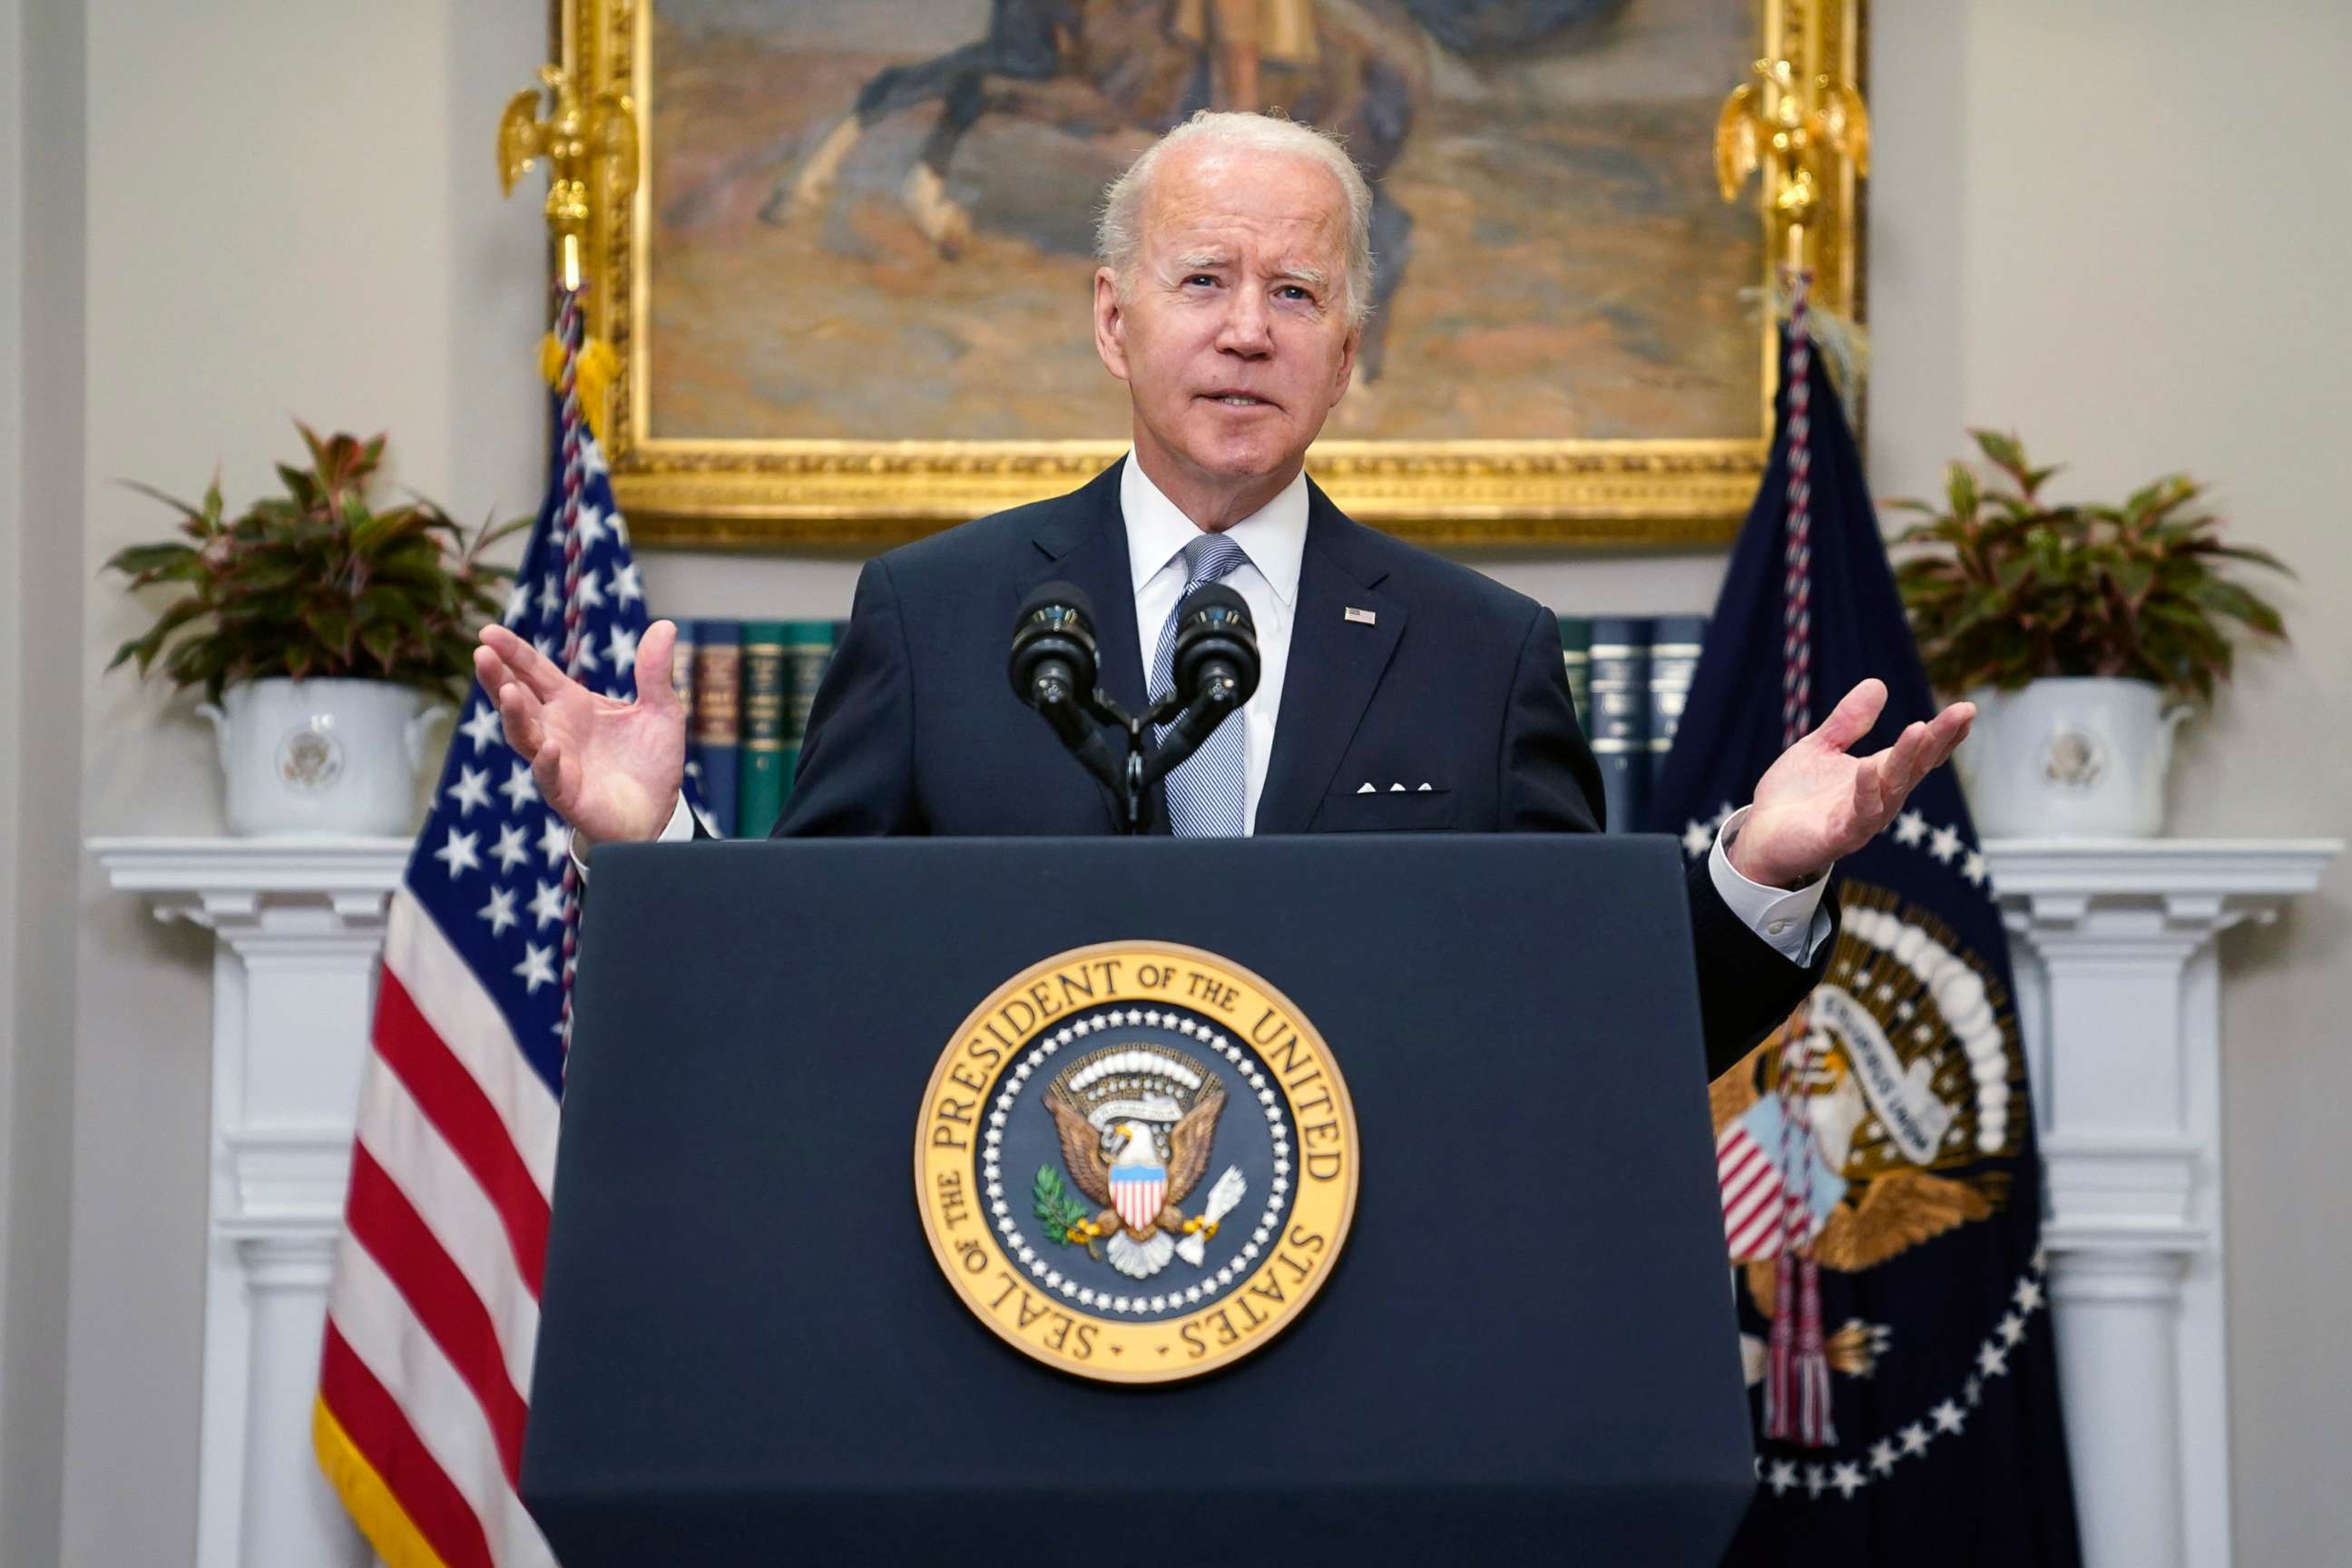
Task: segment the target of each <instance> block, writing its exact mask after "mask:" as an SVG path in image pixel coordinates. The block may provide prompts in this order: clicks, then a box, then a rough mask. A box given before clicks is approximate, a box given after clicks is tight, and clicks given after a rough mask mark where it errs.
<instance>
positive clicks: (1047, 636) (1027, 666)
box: [1006, 583, 1096, 731]
mask: <svg viewBox="0 0 2352 1568" xmlns="http://www.w3.org/2000/svg"><path fill="white" fill-rule="evenodd" d="M1094 616H1095V607H1094V604H1093V602H1092V601H1091V600H1089V599H1088V598H1087V591H1086V590H1085V589H1084V588H1081V587H1079V586H1078V585H1077V584H1076V583H1040V584H1037V586H1036V587H1034V588H1033V589H1031V590H1030V591H1029V596H1028V597H1027V598H1025V599H1024V600H1022V601H1021V612H1020V614H1019V615H1017V616H1014V617H1013V658H1012V659H1011V661H1010V663H1009V664H1008V665H1007V667H1006V668H1007V671H1008V673H1010V674H1011V676H1012V677H1013V690H1014V691H1015V692H1017V693H1018V694H1019V695H1020V698H1021V700H1022V701H1024V702H1025V703H1027V704H1028V705H1029V706H1030V707H1032V708H1034V709H1036V710H1038V711H1039V712H1040V713H1044V714H1045V715H1046V717H1047V718H1048V720H1051V719H1052V718H1053V713H1052V710H1054V709H1056V708H1058V707H1060V706H1062V705H1063V704H1064V703H1066V702H1078V701H1082V700H1084V699H1085V697H1086V695H1087V693H1088V692H1090V691H1092V690H1093V689H1095V668H1096V654H1095V627H1094ZM1054 727H1055V730H1056V731H1059V730H1060V729H1061V725H1060V724H1059V723H1058V722H1056V723H1055V726H1054Z"/></svg>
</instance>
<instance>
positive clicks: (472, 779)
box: [311, 297, 647, 1568]
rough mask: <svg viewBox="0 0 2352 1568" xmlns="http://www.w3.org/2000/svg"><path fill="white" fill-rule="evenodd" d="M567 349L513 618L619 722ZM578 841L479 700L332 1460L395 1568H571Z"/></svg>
mask: <svg viewBox="0 0 2352 1568" xmlns="http://www.w3.org/2000/svg"><path fill="white" fill-rule="evenodd" d="M557 336H558V339H559V342H561V344H562V359H561V363H560V369H559V374H558V377H557V387H556V391H557V394H558V400H559V406H560V416H559V436H558V440H557V443H556V447H555V450H554V453H553V454H552V460H551V473H550V478H549V485H548V493H547V500H546V501H545V503H544V504H543V505H542V506H541V509H540V513H539V520H538V523H537V525H536V526H535V527H534V528H533V529H532V530H531V533H530V545H529V547H528V548H527V550H526V551H525V552H524V555H523V561H522V565H521V568H520V572H519V573H518V574H517V577H516V579H515V584H514V589H513V593H512V595H511V597H510V598H509V602H508V605H507V609H506V614H505V616H504V619H505V622H506V624H507V625H508V626H509V627H511V628H513V630H514V631H515V633H516V634H517V635H518V636H520V637H523V638H525V639H526V640H528V641H529V642H530V643H531V644H532V645H533V646H534V647H537V648H538V649H539V651H540V652H541V654H543V655H545V656H546V657H548V658H551V659H555V660H558V661H559V662H561V663H562V665H563V666H564V667H565V668H566V669H567V670H568V671H569V672H570V673H571V674H572V677H573V679H577V680H579V681H581V682H582V683H583V684H584V685H586V686H588V687H589V688H591V689H594V690H598V691H602V692H603V693H604V694H605V695H606V696H608V697H614V698H619V699H622V700H633V699H634V698H635V695H636V647H637V640H638V638H639V637H641V636H643V634H644V632H645V629H646V625H647V616H646V605H645V592H644V589H643V588H642V587H641V586H640V585H639V583H638V580H637V568H636V566H635V563H633V562H632V561H631V559H630V555H629V537H628V530H627V528H626V526H625V524H624V523H623V521H622V520H621V515H620V512H619V510H618V509H617V508H615V507H614V503H613V490H612V484H611V480H610V478H609V475H608V474H607V471H606V468H605V465H604V458H603V456H602V455H601V453H600V452H599V451H598V449H597V446H596V442H595V439H594V437H593V433H592V432H591V430H590V429H589V427H588V426H587V425H586V423H585V422H584V421H583V418H582V416H581V408H580V400H579V397H578V395H577V394H576V390H575V386H574V379H575V377H574V369H575V365H576V362H577V358H578V354H579V350H580V312H579V309H578V302H577V300H576V299H574V298H571V297H567V298H566V299H565V300H564V305H563V312H562V321H561V322H560V324H559V327H558V331H557ZM572 875H573V873H572V866H571V861H570V858H569V856H568V855H567V854H566V847H565V828H564V824H563V823H562V820H561V819H560V818H559V817H558V816H556V815H555V813H554V812H553V811H552V810H551V809H550V808H549V807H548V806H547V805H546V804H545V803H544V802H542V801H541V799H540V795H539V790H538V788H537V786H536V785H535V784H533V782H532V779H531V775H530V766H529V764H527V763H524V761H523V760H522V758H521V757H520V755H518V754H517V753H516V752H514V751H513V750H511V749H510V748H509V746H508V745H507V744H506V742H505V739H504V735H503V732H502V730H501V727H500V724H499V715H498V710H497V709H496V707H495V706H493V704H492V702H491V700H490V699H489V698H488V696H487V695H486V694H485V693H484V692H483V691H482V690H481V689H480V688H479V687H478V686H477V687H476V688H475V689H474V690H473V692H472V694H471V696H470V698H469V699H468V700H467V705H466V710H465V712H464V714H463V716H462V718H461V719H460V721H459V724H458V727H457V733H456V734H455V735H454V736H453V737H452V739H451V742H450V746H449V755H448V758H447V760H446V762H445V763H443V764H442V770H441V777H440V783H439V787H438V788H437V790H436V793H435V795H434V803H433V810H432V813H431V815H430V816H427V817H426V819H425V829H424V832H423V833H422V834H420V835H419V836H418V837H417V840H416V847H415V851H414V852H413V853H412V854H411V855H410V857H409V859H408V868H407V870H406V872H405V873H404V876H403V877H402V879H401V884H400V887H399V888H398V889H396V890H395V891H394V894H393V897H392V906H391V910H390V912H389V917H388V921H387V927H386V934H385V941H384V953H383V977H382V981H381V984H380V986H379V989H378V993H377V997H376V1010H375V1021H374V1026H373V1032H372V1040H373V1051H372V1054H371V1057H370V1059H369V1061H368V1062H367V1065H366V1068H365V1071H364V1075H363V1079H362V1089H361V1094H360V1107H359V1116H358V1127H357V1133H358V1135H357V1138H356V1140H355V1142H353V1145H352V1182H351V1192H350V1196H349V1199H348V1201H347V1205H346V1208H345V1223H344V1227H343V1236H342V1238H341V1243H340V1247H339V1250H338V1252H337V1256H336V1262H335V1278H334V1284H333V1288H332V1290H331V1294H330V1296H329V1300H328V1309H327V1329H326V1342H325V1346H324V1349H323V1352H322V1353H321V1356H320V1373H319V1395H318V1399H317V1402H316V1404H315V1405H314V1407H313V1414H312V1423H311V1426H312V1437H313V1440H314V1446H315V1447H316V1448H317V1451H318V1456H319V1462H320V1467H321V1468H323V1469H324V1470H325V1471H326V1474H327V1477H328V1479H329V1480H330V1481H331V1482H332V1483H333V1485H334V1487H335V1489H336V1490H337V1491H338V1492H340V1493H341V1496H342V1499H343V1502H344V1505H345V1507H346V1508H348V1509H349V1510H350V1511H351V1514H352V1518H353V1519H354V1520H355V1521H357V1522H358V1524H359V1526H360V1528H361V1530H362V1531H363V1532H364V1533H365V1534H366V1536H367V1537H368V1539H369V1541H370V1542H371V1543H372V1544H373V1546H374V1548H375V1550H376V1552H377V1554H378V1555H379V1556H381V1557H382V1558H383V1561H384V1562H385V1563H388V1564H391V1565H392V1568H476V1565H498V1568H528V1565H532V1564H549V1565H552V1564H553V1563H554V1558H553V1556H552V1555H551V1553H550V1552H549V1551H548V1548H547V1545H546V1542H544V1541H542V1540H541V1537H540V1533H539V1530H538V1527H537V1526H536V1525H535V1524H533V1523H532V1521H531V1520H530V1515H529V1514H527V1513H526V1512H525V1511H524V1510H523V1506H522V1500H521V1498H520V1496H519V1495H518V1492H517V1487H518V1485H519V1483H520V1477H521V1473H522V1440H523V1426H524V1423H525V1421H526V1420H527V1419H528V1418H529V1416H530V1372H531V1354H532V1350H533V1347H534V1345H535V1343H536V1341H537V1339H538V1333H539V1294H540V1281H541V1266H542V1263H543V1259H544V1256H545V1253H546V1249H547V1227H548V1215H549V1199H550V1197H551V1194H552V1189H553V1175H554V1170H555V1138H556V1122H557V1116H558V1110H559V1106H560V1104H561V1101H562V1086H563V1053H564V1043H565V1040H566V1038H567V1037H568V1036H567V1030H568V1027H569V1001H570V993H571V979H572V962H571V960H572V951H573V946H574V935H575V933H576V930H577V925H578V919H579V900H578V897H577V889H576V888H575V887H574V885H573V881H572Z"/></svg>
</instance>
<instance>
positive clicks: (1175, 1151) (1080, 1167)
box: [1038, 1045, 1245, 1279]
mask: <svg viewBox="0 0 2352 1568" xmlns="http://www.w3.org/2000/svg"><path fill="white" fill-rule="evenodd" d="M1044 1098H1045V1108H1046V1110H1048V1111H1050V1112H1052V1114H1053V1118H1054V1127H1055V1132H1056V1133H1057V1134H1058V1135H1059V1137H1060V1140H1061V1145H1062V1163H1063V1164H1064V1166H1065V1167H1066V1168H1067V1170H1068V1171H1069V1173H1070V1180H1071V1182H1072V1183H1073V1184H1075V1185H1076V1187H1077V1190H1078V1192H1079V1193H1080V1194H1083V1195H1084V1196H1085V1197H1086V1198H1087V1201H1088V1202H1089V1203H1091V1204H1092V1205H1094V1207H1095V1211H1096V1212H1094V1213H1093V1214H1092V1215H1087V1214H1086V1213H1085V1211H1083V1210H1081V1209H1078V1208H1077V1207H1076V1205H1075V1204H1069V1205H1067V1206H1066V1208H1065V1209H1064V1210H1063V1212H1062V1213H1061V1214H1060V1215H1058V1216H1057V1223H1059V1226H1060V1234H1059V1235H1058V1236H1056V1237H1055V1240H1058V1241H1062V1242H1065V1243H1067V1244H1078V1245H1084V1246H1085V1247H1087V1249H1088V1250H1089V1251H1091V1250H1093V1246H1094V1244H1095V1243H1096V1242H1097V1241H1100V1242H1101V1243H1102V1244H1103V1255H1104V1256H1105V1257H1106V1258H1108V1260H1109V1263H1110V1265H1111V1267H1112V1268H1116V1269H1118V1271H1119V1272H1120V1273H1122V1274H1125V1275H1128V1276H1129V1277H1130V1278H1133V1279H1150V1277H1151V1276H1152V1275H1154V1274H1157V1273H1158V1272H1160V1269H1162V1268H1166V1267H1167V1265H1168V1261H1169V1259H1170V1258H1171V1257H1177V1256H1181V1257H1182V1258H1184V1259H1185V1261H1187V1262H1188V1263H1192V1264H1193V1265H1195V1266H1198V1265H1199V1264H1200V1263H1201V1262H1202V1258H1203V1257H1204V1256H1205V1252H1204V1247H1205V1244H1206V1242H1207V1240H1208V1238H1209V1237H1213V1236H1215V1235H1216V1234H1217V1222H1218V1220H1219V1219H1220V1218H1221V1217H1223V1215H1224V1214H1225V1213H1226V1212H1227V1211H1228V1210H1230V1209H1231V1208H1232V1207H1233V1206H1234V1204H1236V1203H1238V1202H1239V1201H1240V1199H1241V1196H1242V1193H1243V1190H1244V1185H1245V1184H1244V1180H1243V1178H1242V1174H1241V1173H1240V1172H1239V1171H1238V1170H1234V1169H1229V1170H1227V1171H1226V1172H1225V1173H1224V1174H1223V1176H1221V1177H1220V1178H1218V1180H1217V1183H1216V1185H1215V1187H1214V1188H1213V1190H1212V1192H1211V1193H1210V1195H1209V1201H1208V1203H1207V1204H1206V1205H1205V1206H1204V1207H1203V1208H1202V1212H1201V1213H1199V1214H1197V1215H1192V1216H1191V1217H1190V1218H1188V1217H1186V1215H1185V1214H1184V1211H1183V1208H1182V1207H1181V1205H1182V1204H1183V1203H1184V1201H1185V1200H1186V1199H1187V1198H1189V1197H1190V1196H1192V1189H1193V1188H1194V1187H1196V1186H1198V1185H1199V1184H1200V1181H1201V1177H1202V1174H1203V1173H1205V1172H1206V1171H1207V1169H1208V1166H1209V1146H1210V1145H1211V1143H1213V1142H1214V1141H1215V1139H1216V1133H1217V1117H1218V1114H1219V1112H1221V1111H1222V1110H1224V1106H1225V1087H1224V1084H1223V1081H1222V1080H1221V1079H1219V1078H1218V1077H1217V1075H1216V1074H1215V1073H1214V1072H1213V1071H1211V1070H1210V1069H1209V1068H1206V1067H1205V1066H1203V1065H1202V1063H1201V1062H1199V1061H1198V1060H1196V1059H1194V1058H1192V1057H1191V1056H1189V1055H1187V1054H1185V1053H1184V1052H1182V1051H1178V1050H1173V1049H1171V1048H1169V1047H1164V1046H1159V1045H1127V1046H1113V1047H1108V1048H1106V1049H1103V1050H1099V1051H1096V1052H1094V1053H1092V1054H1091V1055H1088V1056H1087V1057H1085V1058H1081V1059H1080V1060H1078V1061H1076V1062H1073V1063H1071V1064H1070V1065H1069V1067H1067V1068H1065V1069H1064V1070H1063V1071H1062V1073H1061V1074H1060V1075H1059V1076H1058V1077H1056V1078H1055V1079H1054V1082H1053V1086H1052V1088H1051V1089H1049V1090H1048V1091H1047V1092H1046V1094H1045V1097H1044ZM1052 1174H1053V1173H1052V1172H1051V1170H1050V1168H1048V1169H1046V1170H1042V1171H1040V1172H1039V1173H1038V1178H1039V1193H1040V1202H1041V1212H1044V1205H1045V1204H1046V1203H1047V1202H1048V1201H1049V1200H1048V1199H1047V1198H1046V1197H1045V1194H1046V1193H1047V1192H1048V1190H1049V1189H1050V1188H1051V1187H1052V1186H1053V1185H1055V1184H1054V1183H1052V1182H1050V1180H1049V1178H1050V1177H1051V1176H1052ZM1177 1237H1183V1240H1182V1241H1181V1243H1180V1242H1179V1241H1178V1240H1177V1239H1176V1238H1177Z"/></svg>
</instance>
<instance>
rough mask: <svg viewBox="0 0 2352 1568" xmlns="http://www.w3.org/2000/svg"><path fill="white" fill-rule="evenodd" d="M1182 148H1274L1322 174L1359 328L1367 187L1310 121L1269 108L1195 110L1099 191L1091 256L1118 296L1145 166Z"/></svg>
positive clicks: (1129, 263)
mask: <svg viewBox="0 0 2352 1568" xmlns="http://www.w3.org/2000/svg"><path fill="white" fill-rule="evenodd" d="M1184 147H1210V148H1215V149H1217V150H1218V151H1221V152H1222V151H1232V152H1249V153H1281V154H1284V155H1286V156H1289V157H1294V158H1304V159H1306V160H1307V162H1308V163H1314V164H1317V165H1318V166H1319V167H1321V168H1324V169H1327V170H1328V171H1329V172H1330V174H1331V177H1332V178H1333V179H1334V180H1337V181H1338V182H1339V189H1340V191H1341V193H1342V194H1344V195H1346V197H1347V201H1348V268H1347V277H1346V279H1344V283H1345V288H1346V304H1347V310H1348V323H1349V325H1350V326H1359V327H1360V326H1361V325H1363V323H1364V318H1365V317H1367V316H1369V315H1370V314H1371V313H1372V188H1371V186H1370V185H1368V184H1365V183H1364V176H1363V174H1362V172H1361V171H1360V170H1359V169H1358V168H1357V167H1356V163H1355V160H1354V159H1352V158H1350V157H1349V156H1348V153H1347V149H1346V148H1345V147H1344V146H1342V145H1341V144H1340V142H1339V138H1338V137H1337V136H1334V135H1332V134H1331V133H1330V132H1326V131H1318V130H1317V129H1316V128H1315V127H1314V126H1312V125H1302V124H1300V123H1299V122H1298V121H1295V120H1285V119H1281V118H1278V117H1276V116H1275V115H1270V114H1249V113H1242V112H1236V111H1234V110H1216V109H1203V110H1201V111H1200V112H1199V113H1197V114H1195V115H1193V116H1192V119H1190V120H1187V121H1184V123H1183V124H1181V125H1179V126H1176V127H1175V128H1174V129H1172V130H1171V131H1170V132H1168V133H1167V134H1166V135H1165V136H1162V137H1161V138H1160V140H1159V141H1157V142H1153V143H1152V144H1151V145H1150V146H1149V147H1147V148H1145V149H1144V150H1143V154H1142V156H1140V157H1139V158H1137V159H1136V161H1135V162H1134V163H1129V165H1128V166H1127V172H1126V173H1125V174H1121V175H1119V177H1118V179H1116V180H1113V181H1112V182H1111V183H1110V188H1109V189H1108V191H1106V192H1104V193H1103V211H1102V218H1101V220H1100V221H1099V222H1098V223H1097V224H1096V226H1095V255H1096V256H1097V258H1099V259H1100V260H1101V262H1102V264H1103V265H1104V266H1105V267H1108V268H1110V269H1111V271H1112V272H1113V273H1114V274H1115V275H1116V276H1117V277H1118V292H1119V297H1120V298H1121V299H1125V298H1126V297H1127V294H1128V290H1129V288H1130V287H1131V286H1132V284H1133V282H1134V279H1135V267H1136V262H1137V261H1138V259H1139V257H1140V255H1141V252H1142V249H1143V208H1144V201H1145V197H1146V196H1147V195H1148V194H1149V192H1150V185H1151V174H1152V171H1153V170H1155V169H1157V168H1158V167H1159V166H1160V159H1161V158H1163V157H1165V156H1166V155H1167V154H1168V153H1171V152H1173V151H1176V150H1177V149H1180V148H1184Z"/></svg>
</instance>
